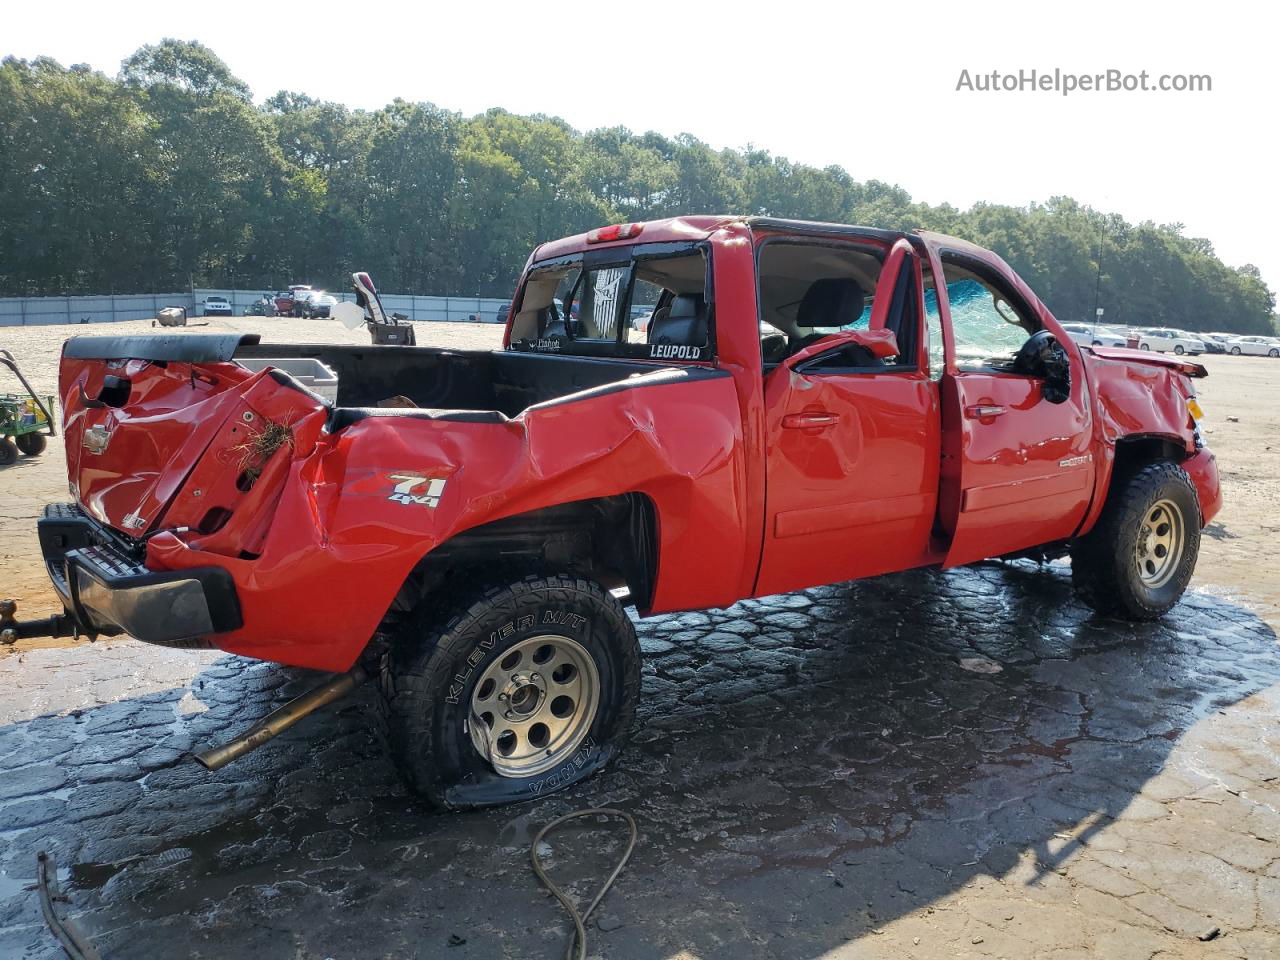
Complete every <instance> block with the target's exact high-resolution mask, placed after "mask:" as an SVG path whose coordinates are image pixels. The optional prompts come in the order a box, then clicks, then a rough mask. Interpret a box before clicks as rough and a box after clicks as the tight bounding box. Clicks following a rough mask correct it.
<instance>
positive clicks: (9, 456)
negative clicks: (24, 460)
mask: <svg viewBox="0 0 1280 960" xmlns="http://www.w3.org/2000/svg"><path fill="white" fill-rule="evenodd" d="M17 462H18V448H17V447H15V446H14V445H13V441H12V440H10V439H9V438H8V437H0V467H8V466H11V465H13V464H15V463H17Z"/></svg>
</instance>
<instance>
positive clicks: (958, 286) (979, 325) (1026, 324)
mask: <svg viewBox="0 0 1280 960" xmlns="http://www.w3.org/2000/svg"><path fill="white" fill-rule="evenodd" d="M953 270H954V273H953ZM947 302H948V303H949V304H950V305H951V327H952V330H951V333H952V336H953V337H954V338H955V344H956V366H957V367H958V368H960V369H962V370H966V369H967V370H974V369H982V368H988V367H991V366H993V365H999V364H1000V363H1001V362H1002V361H1005V360H1008V359H1009V357H1010V356H1011V355H1012V354H1014V353H1016V352H1017V351H1018V349H1019V348H1020V347H1021V346H1022V345H1023V344H1024V343H1025V342H1026V340H1027V337H1029V336H1031V334H1033V333H1035V332H1036V331H1037V330H1039V329H1040V325H1039V323H1038V322H1037V321H1036V320H1035V319H1034V318H1033V317H1031V316H1029V315H1028V314H1026V312H1025V311H1023V310H1019V309H1018V308H1016V307H1015V306H1014V305H1013V304H1012V303H1010V301H1009V299H1008V298H1007V297H1006V296H1005V295H1004V294H1003V293H1002V292H1001V291H999V290H998V289H996V288H995V287H994V286H993V285H991V284H990V283H989V282H987V281H986V280H984V279H982V278H981V277H978V276H976V275H975V274H972V273H970V272H968V271H967V270H964V269H960V268H953V267H950V266H948V268H947Z"/></svg>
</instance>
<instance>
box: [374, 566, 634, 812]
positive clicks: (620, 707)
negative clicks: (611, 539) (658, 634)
mask: <svg viewBox="0 0 1280 960" xmlns="http://www.w3.org/2000/svg"><path fill="white" fill-rule="evenodd" d="M381 686H382V696H383V704H384V706H385V717H386V721H387V736H388V741H389V743H390V746H391V749H392V753H393V755H394V757H395V761H396V764H397V766H398V767H399V768H400V772H401V774H402V775H403V776H404V778H405V780H406V782H407V783H408V784H409V786H410V787H411V788H412V789H413V790H414V791H415V792H417V793H418V794H420V795H421V796H423V797H424V798H426V799H427V800H429V801H430V802H431V803H433V804H435V805H437V806H440V807H445V808H449V809H459V808H466V807H483V806H494V805H498V804H504V803H514V802H517V801H520V800H532V799H534V798H535V797H538V796H544V795H546V794H548V793H551V792H554V791H556V790H559V789H562V788H564V787H567V786H569V785H570V784H573V783H576V782H577V781H579V780H582V779H583V778H585V777H588V776H590V775H591V774H593V773H595V772H596V771H597V770H599V769H601V768H602V767H604V766H605V765H606V764H607V763H608V762H609V761H610V760H612V759H613V758H614V757H615V756H617V754H618V752H619V751H620V750H621V748H622V746H623V745H624V743H625V741H626V739H627V737H628V735H629V733H630V729H631V724H632V721H633V719H634V717H635V710H636V703H637V702H638V700H639V696H640V647H639V643H638V641H637V640H636V634H635V629H634V628H633V627H632V625H631V621H630V619H628V617H627V615H626V613H625V612H624V611H623V609H622V606H621V604H619V603H618V601H617V600H615V599H614V598H613V597H612V596H610V595H609V594H608V593H607V592H606V591H605V590H603V589H602V588H601V587H600V586H599V585H597V584H595V583H592V582H590V581H587V580H581V579H577V578H574V577H568V576H549V577H528V578H525V579H523V580H518V581H516V582H514V583H510V584H506V585H500V586H495V587H492V588H490V589H487V590H484V591H483V592H481V593H479V594H478V596H477V598H475V599H474V600H473V602H470V603H465V604H462V605H460V606H459V607H457V608H455V609H454V611H453V612H452V614H450V613H448V612H445V613H441V612H440V611H439V608H438V607H437V608H436V612H435V614H434V615H433V614H431V613H429V612H427V611H426V610H424V611H423V612H422V613H421V614H420V615H418V616H417V617H415V618H413V620H411V622H410V624H409V625H408V626H407V627H406V629H405V630H404V632H403V633H402V635H401V637H400V638H399V642H398V643H397V645H396V646H395V647H394V648H393V650H392V651H391V653H390V654H389V655H388V658H387V662H386V665H385V667H384V671H383V682H382V685H381Z"/></svg>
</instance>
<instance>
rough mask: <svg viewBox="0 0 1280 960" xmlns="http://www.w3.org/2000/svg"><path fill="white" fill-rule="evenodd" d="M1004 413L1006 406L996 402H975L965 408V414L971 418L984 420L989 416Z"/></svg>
mask: <svg viewBox="0 0 1280 960" xmlns="http://www.w3.org/2000/svg"><path fill="white" fill-rule="evenodd" d="M1002 413H1004V407H1002V406H1000V405H999V404H995V403H975V404H974V405H973V406H971V407H965V408H964V415H965V416H966V417H968V418H969V419H970V420H983V419H985V418H987V417H998V416H1000V414H1002Z"/></svg>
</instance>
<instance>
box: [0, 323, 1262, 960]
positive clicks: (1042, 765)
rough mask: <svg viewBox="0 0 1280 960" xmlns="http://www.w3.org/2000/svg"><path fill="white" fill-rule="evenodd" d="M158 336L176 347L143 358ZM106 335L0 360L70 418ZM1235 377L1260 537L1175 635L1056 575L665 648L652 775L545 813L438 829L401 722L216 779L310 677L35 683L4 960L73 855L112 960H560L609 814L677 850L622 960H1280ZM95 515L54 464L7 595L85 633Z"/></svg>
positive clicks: (703, 632) (1231, 478) (658, 643)
mask: <svg viewBox="0 0 1280 960" xmlns="http://www.w3.org/2000/svg"><path fill="white" fill-rule="evenodd" d="M228 327H231V328H235V329H241V330H246V331H254V332H262V333H264V334H266V335H267V336H268V337H270V338H274V339H292V340H340V339H345V338H347V337H348V335H347V334H345V332H344V331H343V330H342V329H341V328H340V327H339V326H338V325H337V324H333V323H328V322H325V321H296V320H288V321H263V320H235V321H215V322H214V323H213V326H212V328H213V329H225V328H228ZM130 328H132V329H135V330H140V329H149V327H143V326H142V325H121V326H119V327H111V328H110V332H113V333H116V332H124V331H126V330H128V329H130ZM84 332H87V331H86V329H85V328H84V327H47V328H30V329H4V330H0V346H4V347H6V348H8V349H11V350H13V351H14V353H15V354H17V355H18V356H19V357H20V358H21V359H22V360H23V362H24V366H25V367H26V369H27V370H28V373H29V375H30V376H31V377H32V379H33V380H34V381H35V382H36V384H37V386H39V387H42V388H45V389H50V390H51V389H52V387H53V383H54V379H55V376H56V369H55V364H56V356H57V351H58V348H59V345H60V343H61V341H62V340H63V339H64V338H65V337H66V336H69V335H73V334H77V333H84ZM92 332H95V333H96V332H104V328H94V329H93V331H92ZM420 332H421V333H428V334H429V336H430V340H431V342H433V343H437V344H448V345H454V346H463V345H486V344H495V343H497V341H498V339H499V335H500V330H499V329H498V328H496V327H489V326H479V327H477V326H470V325H457V326H445V325H433V326H430V327H425V328H421V330H420ZM349 336H350V338H351V339H353V340H354V341H355V342H365V335H364V334H363V333H356V334H351V335H349ZM424 339H425V338H424ZM1205 362H1206V365H1207V366H1209V368H1210V371H1211V376H1210V378H1209V379H1208V380H1207V381H1202V382H1201V390H1200V392H1201V398H1202V405H1203V406H1204V407H1205V409H1206V412H1207V414H1208V416H1209V427H1208V429H1209V431H1210V432H1209V437H1208V439H1209V441H1210V444H1211V446H1213V448H1214V449H1215V450H1216V452H1217V453H1218V456H1219V461H1220V465H1221V467H1222V470H1223V477H1224V486H1225V489H1226V498H1227V506H1226V508H1225V510H1224V512H1223V514H1222V516H1221V517H1220V518H1219V520H1218V522H1216V523H1215V524H1213V526H1212V527H1211V528H1210V530H1209V536H1208V537H1206V539H1205V542H1204V546H1203V550H1202V556H1201V561H1200V566H1199V572H1198V574H1197V577H1196V580H1195V582H1194V584H1193V586H1194V589H1193V591H1192V592H1190V593H1189V594H1188V596H1187V598H1186V599H1185V600H1184V602H1183V603H1182V604H1181V605H1180V606H1179V607H1178V608H1177V609H1176V610H1175V611H1174V613H1172V614H1171V615H1170V616H1169V617H1167V618H1165V620H1164V621H1163V622H1161V623H1157V624H1151V625H1141V626H1137V625H1132V624H1125V623H1119V622H1116V621H1110V620H1102V619H1099V618H1096V617H1092V616H1090V615H1089V614H1088V612H1087V611H1086V610H1085V609H1084V608H1082V607H1081V606H1080V605H1079V604H1078V603H1076V602H1075V601H1074V600H1073V599H1072V597H1071V593H1070V589H1069V583H1068V579H1069V578H1068V573H1067V571H1066V569H1065V568H1064V567H1062V566H1054V567H1050V568H1048V569H1045V570H1040V569H1038V568H1037V567H1035V566H1034V565H1031V564H1011V565H991V566H982V567H978V568H973V569H969V570H960V571H952V572H947V573H940V572H935V571H919V572H914V573H910V574H903V575H898V576H892V577H884V578H880V579H877V580H875V581H868V582H864V583H859V584H848V585H839V586H834V587H826V588H821V589H816V590H809V591H804V592H802V593H797V594H790V595H785V596H781V597H773V598H767V599H765V600H759V601H748V602H744V603H741V604H738V605H736V606H735V607H733V608H731V609H729V610H726V611H718V612H714V613H709V614H703V613H698V614H685V615H680V616H670V617H658V618H654V619H652V620H648V621H643V622H641V623H639V624H638V631H639V633H640V637H641V643H642V646H643V647H644V649H645V651H646V654H647V658H646V664H645V680H644V682H645V688H644V700H643V706H642V717H641V723H640V726H639V728H638V731H637V735H636V743H635V744H634V746H633V747H632V748H631V749H630V750H629V751H628V752H627V754H626V755H624V757H623V758H622V760H621V761H620V763H619V764H618V765H616V766H615V767H614V768H612V769H611V770H610V771H609V772H608V773H606V774H605V775H603V776H601V777H599V778H596V779H595V780H592V781H590V782H588V783H587V784H585V785H582V786H581V787H579V788H577V789H576V790H574V791H572V792H570V793H569V794H567V795H562V796H557V797H553V798H550V799H547V800H544V801H541V802H539V803H535V804H529V805H525V806H523V807H516V808H509V809H506V810H500V811H490V812H486V813H477V814H468V815H464V816H451V817H442V816H437V815H434V814H431V813H429V812H426V811H424V810H422V809H421V808H419V807H418V806H417V805H416V804H414V803H413V801H412V800H410V799H409V798H408V797H406V796H405V794H404V792H403V790H402V789H401V788H400V786H399V785H398V783H397V782H396V780H395V778H394V775H393V773H392V771H391V769H390V767H389V764H388V762H387V760H386V757H385V755H384V752H383V749H382V747H381V745H380V744H379V743H378V741H377V740H376V738H374V737H373V736H372V735H371V734H370V733H369V730H368V725H367V723H366V719H367V718H366V713H367V711H368V710H369V709H370V706H369V701H368V697H367V696H358V697H356V698H354V699H353V700H351V701H350V702H349V703H347V704H346V705H344V706H342V707H341V708H339V709H335V710H333V711H331V712H329V713H327V714H325V715H322V716H318V717H315V718H312V720H311V721H309V722H308V723H307V724H306V725H304V726H303V727H300V728H299V729H297V730H295V731H294V732H293V733H291V734H290V735H287V736H285V737H283V738H281V739H280V740H279V741H277V742H275V743H273V744H270V745H268V746H267V747H266V748H264V749H262V750H261V751H259V752H258V753H256V754H254V755H252V756H251V757H250V758H247V759H246V760H244V761H241V762H240V763H237V764H234V765H232V766H230V767H228V768H226V769H225V770H223V771H220V772H219V773H217V774H208V773H205V772H203V771H201V770H199V769H198V768H197V767H196V766H195V764H194V763H193V762H191V761H190V760H189V759H188V757H187V754H188V751H189V750H190V749H191V748H192V746H194V745H198V744H204V743H207V742H212V741H215V740H218V739H220V738H223V737H225V736H226V735H228V734H229V733H230V732H234V731H238V730H240V729H243V727H244V726H246V725H247V724H248V723H250V722H252V720H253V719H255V718H257V717H258V716H260V715H261V714H262V713H263V712H265V711H266V710H267V709H269V708H270V707H271V706H272V705H274V704H276V703H278V702H282V701H283V700H284V699H286V698H287V697H289V696H292V695H295V694H296V693H297V692H299V691H300V690H301V689H304V688H305V687H306V686H307V685H309V683H311V682H313V680H312V678H310V677H309V676H308V675H306V674H305V672H302V671H291V670H284V669H281V668H278V667H274V666H271V665H267V664H255V663H250V662H247V661H243V660H240V659H238V658H235V657H227V656H223V655H221V654H215V653H187V652H180V651H165V650H162V649H159V648H150V647H145V646H143V645H140V644H137V643H135V642H133V641H128V640H120V641H110V642H101V643H99V644H97V645H94V646H89V645H83V644H82V645H79V646H69V645H67V644H65V643H56V642H52V641H50V642H45V643H40V642H35V641H31V642H26V643H23V644H20V645H19V646H18V647H17V648H11V649H9V650H7V651H0V957H6V958H7V957H10V956H15V957H30V958H43V957H53V956H56V955H58V954H57V952H56V948H55V947H54V946H53V945H52V941H51V940H50V939H49V937H48V935H47V934H46V932H45V931H44V929H43V927H42V924H41V920H40V914H39V908H38V906H37V904H36V901H35V897H34V895H33V894H32V893H31V892H30V891H29V890H28V889H27V885H28V884H29V883H30V881H31V878H32V877H33V876H34V865H35V860H34V854H35V851H36V850H38V849H49V850H52V851H53V852H54V853H55V854H56V855H57V857H58V860H59V863H60V865H61V866H62V867H63V873H62V876H63V879H64V883H65V885H66V887H67V888H68V889H67V892H68V894H69V896H70V900H71V907H70V909H71V910H72V913H73V915H75V916H77V917H78V918H79V920H80V922H81V924H82V925H83V926H84V928H85V929H86V930H87V931H88V932H89V933H91V934H92V935H93V937H94V938H95V940H96V941H97V942H98V943H99V944H100V946H101V947H102V949H103V951H104V954H105V955H106V956H108V957H161V956H163V957H169V956H174V957H178V956H193V957H249V956H253V957H258V956H261V957H276V956H292V957H306V958H310V957H317V958H319V957H334V958H353V957H395V958H400V957H406V958H407V957H436V956H451V957H452V956H457V957H477V958H491V957H500V956H501V957H513V958H514V957H554V956H558V955H560V951H561V950H562V937H563V934H564V932H565V928H566V927H565V921H564V918H563V917H562V916H561V915H560V914H559V913H558V911H557V909H556V907H555V904H554V903H553V902H552V901H551V900H550V899H549V898H548V897H547V896H545V895H544V894H543V893H542V892H541V891H540V889H539V888H538V886H537V884H536V881H534V879H533V877H532V875H531V874H530V872H529V870H528V861H527V851H526V847H527V844H528V841H529V839H530V837H531V836H532V834H533V833H534V832H536V829H537V827H538V826H539V825H541V824H542V823H544V822H546V821H547V820H549V819H551V818H552V817H554V816H556V815H558V814H560V813H562V812H565V811H567V810H570V809H574V808H577V807H581V806H585V805H588V804H595V803H601V804H613V805H617V806H621V807H623V808H625V809H628V810H630V811H631V812H633V813H634V814H635V815H636V816H637V818H638V819H639V821H640V828H641V833H642V838H641V844H640V847H639V848H638V851H637V854H636V857H635V859H633V861H632V864H631V866H630V867H629V868H628V871H627V872H626V873H625V874H624V875H623V878H622V879H621V880H620V881H619V884H618V887H617V889H616V890H615V892H614V893H613V894H611V896H610V899H609V901H608V902H607V904H606V907H605V908H604V915H603V916H602V917H601V919H600V922H599V924H598V925H595V926H594V927H593V930H592V945H593V947H592V950H593V955H596V956H608V957H620V958H629V957H636V958H639V957H668V958H674V957H681V958H712V957H716V958H719V957H725V958H729V957H741V956H762V957H764V956H768V957H795V958H800V957H815V956H829V957H841V958H846V957H850V958H851V957H877V958H879V957H885V958H888V957H894V958H899V957H909V958H930V960H936V958H942V957H947V958H951V957H1001V956H1003V957H1008V958H1023V957H1036V958H1041V957H1043V958H1053V960H1068V958H1075V957H1106V958H1112V957H1114V958H1129V957H1134V958H1144V960H1146V958H1151V957H1162V958H1172V957H1188V958H1191V957H1196V958H1199V957H1211V958H1218V957H1248V958H1253V960H1263V958H1273V957H1276V956H1280V755H1278V753H1280V732H1278V729H1277V723H1276V716H1277V710H1278V708H1280V658H1278V657H1277V652H1278V651H1277V644H1276V632H1275V631H1276V627H1277V620H1278V618H1280V572H1278V571H1280V564H1278V563H1277V560H1280V557H1278V556H1277V553H1278V548H1277V545H1276V544H1277V540H1276V536H1275V534H1276V533H1277V532H1280V512H1278V510H1277V507H1280V504H1278V503H1277V500H1280V405H1278V404H1277V403H1276V402H1275V399H1274V391H1275V390H1276V388H1277V386H1278V385H1280V362H1277V361H1269V360H1267V359H1265V358H1226V357H1211V358H1208V359H1206V361H1205ZM65 482H66V481H65V474H64V472H63V457H62V454H61V451H60V450H59V449H57V448H56V445H55V446H54V447H51V448H50V451H49V452H48V453H46V454H45V456H44V457H43V458H41V459H39V460H35V461H25V462H22V463H20V464H19V465H18V466H15V467H13V468H10V469H9V470H6V471H4V472H3V473H0V593H2V594H4V595H9V596H17V597H18V598H20V600H21V601H22V604H23V607H24V610H25V611H26V612H28V613H34V612H36V611H37V610H40V609H42V608H43V609H51V607H52V603H53V598H52V594H51V593H50V592H49V590H48V588H47V586H46V585H45V582H44V574H43V572H42V571H41V570H40V566H39V563H38V559H37V558H38V554H37V549H36V543H35V536H34V520H35V517H36V515H37V513H38V510H39V508H40V507H41V506H42V505H43V504H44V503H45V502H48V501H50V500H54V499H59V498H61V497H62V496H63V495H64V491H65ZM974 659H976V660H978V661H979V664H980V666H981V667H982V668H983V670H984V671H985V672H973V671H972V670H970V669H965V668H964V667H963V666H962V664H965V663H967V664H968V665H969V666H970V667H972V666H973V663H972V661H973V660H974ZM601 836H602V835H601V834H599V833H596V832H590V831H575V830H570V831H566V833H565V834H564V835H563V839H562V840H556V841H555V843H554V844H553V848H554V857H553V873H554V874H555V875H557V876H559V877H562V878H570V879H576V878H581V879H580V880H577V882H575V883H573V884H572V889H573V890H574V891H575V892H576V893H577V894H578V895H579V896H580V897H582V898H589V896H590V893H591V887H592V883H593V881H592V880H591V878H593V877H595V878H598V877H600V876H602V875H603V873H604V872H607V869H608V865H607V863H606V860H607V856H608V854H609V853H611V852H616V846H615V845H614V844H613V841H604V840H601V839H600V838H601ZM458 941H464V942H458Z"/></svg>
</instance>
